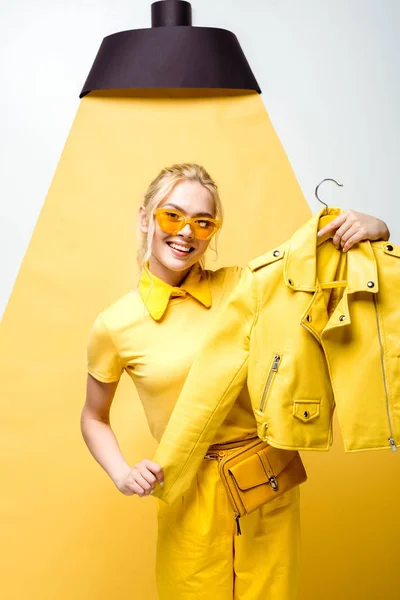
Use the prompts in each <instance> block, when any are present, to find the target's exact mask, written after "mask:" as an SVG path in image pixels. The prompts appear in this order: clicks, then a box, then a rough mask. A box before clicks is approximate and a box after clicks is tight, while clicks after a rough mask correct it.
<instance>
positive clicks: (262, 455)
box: [229, 446, 298, 490]
mask: <svg viewBox="0 0 400 600" xmlns="http://www.w3.org/2000/svg"><path fill="white" fill-rule="evenodd" d="M297 454H298V453H297V452H296V451H291V450H280V449H279V448H273V447H272V446H268V447H267V448H264V449H263V450H261V451H260V452H257V454H253V455H252V456H249V457H248V458H246V459H245V460H243V461H241V462H240V463H238V464H236V465H234V466H232V467H231V468H230V469H229V473H230V474H231V475H232V477H234V479H235V481H236V484H237V486H238V488H239V489H241V490H248V489H250V488H253V487H257V486H259V485H263V484H265V483H268V481H269V478H270V477H273V476H275V477H277V476H278V475H279V473H281V472H282V471H283V470H284V469H285V467H287V465H288V464H289V463H290V462H291V461H292V460H293V459H294V458H295V457H296V456H297Z"/></svg>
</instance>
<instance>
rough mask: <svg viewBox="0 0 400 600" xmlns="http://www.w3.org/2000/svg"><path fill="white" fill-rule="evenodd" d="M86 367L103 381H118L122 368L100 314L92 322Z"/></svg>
mask: <svg viewBox="0 0 400 600" xmlns="http://www.w3.org/2000/svg"><path fill="white" fill-rule="evenodd" d="M87 369H88V372H89V373H90V375H92V376H93V377H94V378H95V379H98V380H99V381H102V382H103V383H112V382H113V381H118V380H119V378H120V377H121V375H122V372H123V370H124V367H123V364H122V361H121V359H120V357H119V354H118V351H117V349H116V347H115V344H114V342H113V340H112V338H111V335H110V332H109V331H108V329H107V327H106V325H105V323H104V320H103V318H102V316H101V315H99V316H98V317H97V319H96V320H95V322H94V323H93V326H92V329H91V331H90V335H89V342H88V347H87Z"/></svg>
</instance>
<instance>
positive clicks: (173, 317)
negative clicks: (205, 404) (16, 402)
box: [88, 265, 256, 442]
mask: <svg viewBox="0 0 400 600" xmlns="http://www.w3.org/2000/svg"><path fill="white" fill-rule="evenodd" d="M240 274H241V269H240V268H239V267H228V268H223V269H219V270H218V271H208V270H203V269H201V268H200V267H199V266H198V265H195V266H194V267H192V269H191V271H190V272H189V274H188V276H187V277H186V278H185V280H184V281H183V283H182V284H181V286H180V287H172V286H170V285H168V284H167V283H165V282H164V281H162V280H161V279H159V278H157V277H156V276H154V275H153V274H151V273H150V272H149V271H148V270H147V269H146V268H145V269H143V271H142V274H141V278H140V281H139V286H138V289H137V290H132V291H130V292H128V293H127V294H126V295H125V296H123V297H122V298H120V299H119V300H117V302H115V303H114V304H112V305H111V306H110V307H109V308H107V309H106V310H104V311H102V312H101V313H100V314H99V315H98V317H97V319H96V321H95V322H94V325H93V327H92V330H91V333H90V338H89V344H88V371H89V373H90V374H91V375H92V376H93V377H95V378H96V379H98V380H99V381H103V382H113V381H118V380H119V378H120V377H121V374H122V373H123V371H124V370H125V371H126V372H127V373H128V375H129V376H130V377H131V378H132V380H133V382H134V384H135V386H136V388H137V391H138V394H139V397H140V399H141V401H142V404H143V407H144V411H145V414H146V417H147V421H148V424H149V427H150V431H151V433H152V435H153V436H154V437H155V439H156V440H157V441H160V439H161V437H162V434H163V432H164V429H165V427H166V425H167V423H168V420H169V418H170V416H171V413H172V410H173V408H174V406H175V402H176V401H177V399H178V397H179V394H180V391H181V389H182V387H183V384H184V382H185V379H186V377H187V375H188V372H189V369H190V367H191V365H192V363H193V360H194V357H195V355H196V353H197V352H198V350H199V349H200V346H201V344H202V342H203V341H204V339H205V337H206V335H207V333H208V332H209V331H210V330H211V328H212V327H213V323H214V319H217V318H218V312H219V311H218V309H219V307H220V306H221V304H222V303H223V301H224V300H225V299H226V298H227V296H228V295H229V293H230V292H231V291H232V289H233V287H234V286H235V285H236V283H237V282H238V280H239V278H240ZM206 377H207V372H205V373H204V378H206ZM199 386H201V381H199ZM193 410H196V408H195V407H193ZM255 431H256V424H255V419H254V416H253V412H252V408H251V403H250V398H249V395H248V392H247V388H245V389H243V390H242V392H241V394H240V395H239V397H238V399H237V401H236V403H235V404H234V406H233V408H232V410H231V411H230V413H229V414H228V416H227V418H226V420H225V421H224V423H223V425H222V426H221V428H220V429H219V431H218V434H217V436H216V438H215V440H214V441H215V442H222V441H228V440H234V439H237V438H239V437H243V436H246V435H247V434H250V433H255Z"/></svg>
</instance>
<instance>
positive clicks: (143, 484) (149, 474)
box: [116, 459, 164, 498]
mask: <svg viewBox="0 0 400 600" xmlns="http://www.w3.org/2000/svg"><path fill="white" fill-rule="evenodd" d="M157 483H159V484H160V485H163V484H164V474H163V470H162V468H161V466H160V465H159V464H157V463H155V462H153V461H151V460H147V459H144V460H141V461H140V462H139V463H137V464H136V465H135V466H134V467H132V468H131V469H129V470H128V471H127V472H126V473H125V474H124V475H123V476H122V477H121V479H120V480H119V481H118V482H117V483H116V485H117V488H118V489H119V491H120V492H122V493H123V494H125V496H133V494H136V495H137V496H139V497H140V498H143V497H144V496H148V495H149V494H151V493H152V491H153V490H154V488H155V486H156V484H157Z"/></svg>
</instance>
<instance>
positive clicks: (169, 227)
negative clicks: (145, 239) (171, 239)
mask: <svg viewBox="0 0 400 600" xmlns="http://www.w3.org/2000/svg"><path fill="white" fill-rule="evenodd" d="M156 217H157V221H158V224H159V226H160V227H161V229H162V230H163V231H164V232H165V233H177V232H178V231H179V230H180V229H182V225H183V223H184V219H183V218H182V217H181V216H180V215H178V214H177V213H174V212H164V211H160V212H157V213H156Z"/></svg>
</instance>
